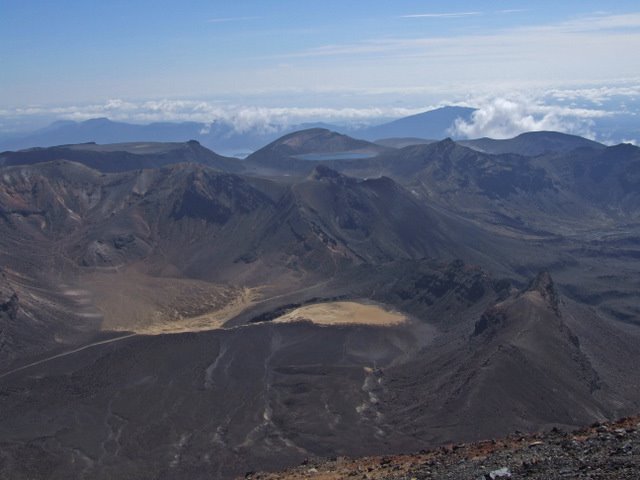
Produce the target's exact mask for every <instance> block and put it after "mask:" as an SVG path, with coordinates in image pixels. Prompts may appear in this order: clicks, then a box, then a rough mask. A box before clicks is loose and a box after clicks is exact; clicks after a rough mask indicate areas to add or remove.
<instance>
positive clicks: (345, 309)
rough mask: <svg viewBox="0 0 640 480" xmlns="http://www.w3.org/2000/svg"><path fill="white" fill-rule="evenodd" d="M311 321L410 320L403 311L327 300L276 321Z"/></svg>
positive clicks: (383, 322) (385, 322) (384, 322)
mask: <svg viewBox="0 0 640 480" xmlns="http://www.w3.org/2000/svg"><path fill="white" fill-rule="evenodd" d="M305 320H306V321H311V322H313V323H316V324H318V325H379V326H387V325H389V326H390V325H399V324H402V323H405V322H407V321H408V318H407V317H406V316H404V315H402V314H401V313H398V312H394V311H392V310H387V309H385V308H383V307H381V306H379V305H375V304H369V303H360V302H353V301H352V302H327V303H315V304H312V305H305V306H304V307H300V308H296V309H295V310H292V311H291V312H289V313H286V314H284V315H282V316H280V317H278V318H276V319H275V320H273V321H274V322H296V321H305Z"/></svg>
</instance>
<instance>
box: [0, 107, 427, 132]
mask: <svg viewBox="0 0 640 480" xmlns="http://www.w3.org/2000/svg"><path fill="white" fill-rule="evenodd" d="M425 109H429V107H419V108H401V107H365V108H347V107H345V108H329V107H258V106H243V105H227V104H220V103H218V102H207V101H196V100H170V99H166V100H149V101H140V102H133V101H125V100H120V99H111V100H108V101H106V102H104V103H93V104H88V105H71V106H64V107H42V106H30V107H25V108H14V109H0V118H4V119H6V120H7V121H11V119H14V120H16V119H26V118H28V117H42V118H49V119H51V120H54V119H55V120H74V121H85V120H89V119H93V118H101V117H106V118H109V119H110V120H113V121H122V122H131V123H141V124H142V123H153V122H198V123H204V124H207V125H210V124H212V123H214V122H221V123H226V124H228V125H230V126H232V127H233V129H234V130H235V131H236V132H238V133H242V132H246V131H249V130H254V131H262V132H264V133H270V132H276V131H278V130H280V129H282V128H283V127H288V126H291V125H297V124H300V123H305V122H330V123H338V124H345V123H355V124H359V123H360V124H366V123H369V122H371V121H372V120H374V119H380V118H399V117H403V116H407V115H413V114H415V113H420V112H422V111H424V110H425Z"/></svg>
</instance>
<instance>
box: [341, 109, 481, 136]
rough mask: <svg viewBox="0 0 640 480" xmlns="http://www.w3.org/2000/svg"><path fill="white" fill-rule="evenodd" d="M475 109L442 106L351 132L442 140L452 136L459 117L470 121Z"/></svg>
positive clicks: (354, 134)
mask: <svg viewBox="0 0 640 480" xmlns="http://www.w3.org/2000/svg"><path fill="white" fill-rule="evenodd" d="M475 110H476V109H474V108H466V107H442V108H437V109H436V110H430V111H428V112H424V113H418V114H417V115H411V116H409V117H404V118H400V119H398V120H394V121H392V122H389V123H384V124H382V125H377V126H374V127H369V128H364V129H361V130H356V131H352V132H350V134H351V135H353V136H356V137H359V138H363V139H365V140H379V139H382V138H396V137H417V138H424V139H433V140H441V139H444V138H447V137H451V136H452V134H451V132H450V129H451V127H452V126H453V124H454V122H455V121H456V120H457V119H458V118H460V119H462V120H465V121H469V120H470V119H471V115H472V114H473V112H475Z"/></svg>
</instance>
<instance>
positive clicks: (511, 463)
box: [245, 417, 640, 480]
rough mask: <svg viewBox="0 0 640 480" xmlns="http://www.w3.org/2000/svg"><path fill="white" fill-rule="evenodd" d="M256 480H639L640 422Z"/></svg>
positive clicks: (308, 465) (309, 466)
mask: <svg viewBox="0 0 640 480" xmlns="http://www.w3.org/2000/svg"><path fill="white" fill-rule="evenodd" d="M245 478H250V479H253V480H293V479H302V478H312V479H322V480H334V479H342V478H347V479H348V478H354V479H387V480H412V479H415V480H420V479H447V478H450V479H456V480H467V479H469V480H496V479H507V478H510V479H518V478H526V479H536V480H550V479H578V478H584V479H587V478H589V479H616V480H618V479H634V480H635V479H638V478H640V417H630V418H625V419H623V420H620V421H618V422H615V423H609V424H594V425H592V426H591V427H589V428H586V429H583V430H577V431H574V432H571V433H568V432H563V431H560V430H557V429H553V430H551V431H550V432H546V433H541V434H534V435H519V434H515V435H512V436H510V437H508V438H506V439H502V440H488V441H483V442H478V443H474V444H460V445H446V446H443V447H440V448H438V449H436V450H432V451H422V452H420V453H419V454H415V455H395V456H384V457H366V458H361V459H348V458H343V457H339V458H335V459H331V460H329V461H305V462H304V463H303V465H301V466H299V467H297V468H294V469H291V470H289V471H286V472H281V473H248V474H247V475H246V476H245Z"/></svg>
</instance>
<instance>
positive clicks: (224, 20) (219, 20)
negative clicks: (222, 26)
mask: <svg viewBox="0 0 640 480" xmlns="http://www.w3.org/2000/svg"><path fill="white" fill-rule="evenodd" d="M259 19H260V17H221V18H210V19H208V20H207V23H228V22H245V21H248V20H259Z"/></svg>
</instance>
